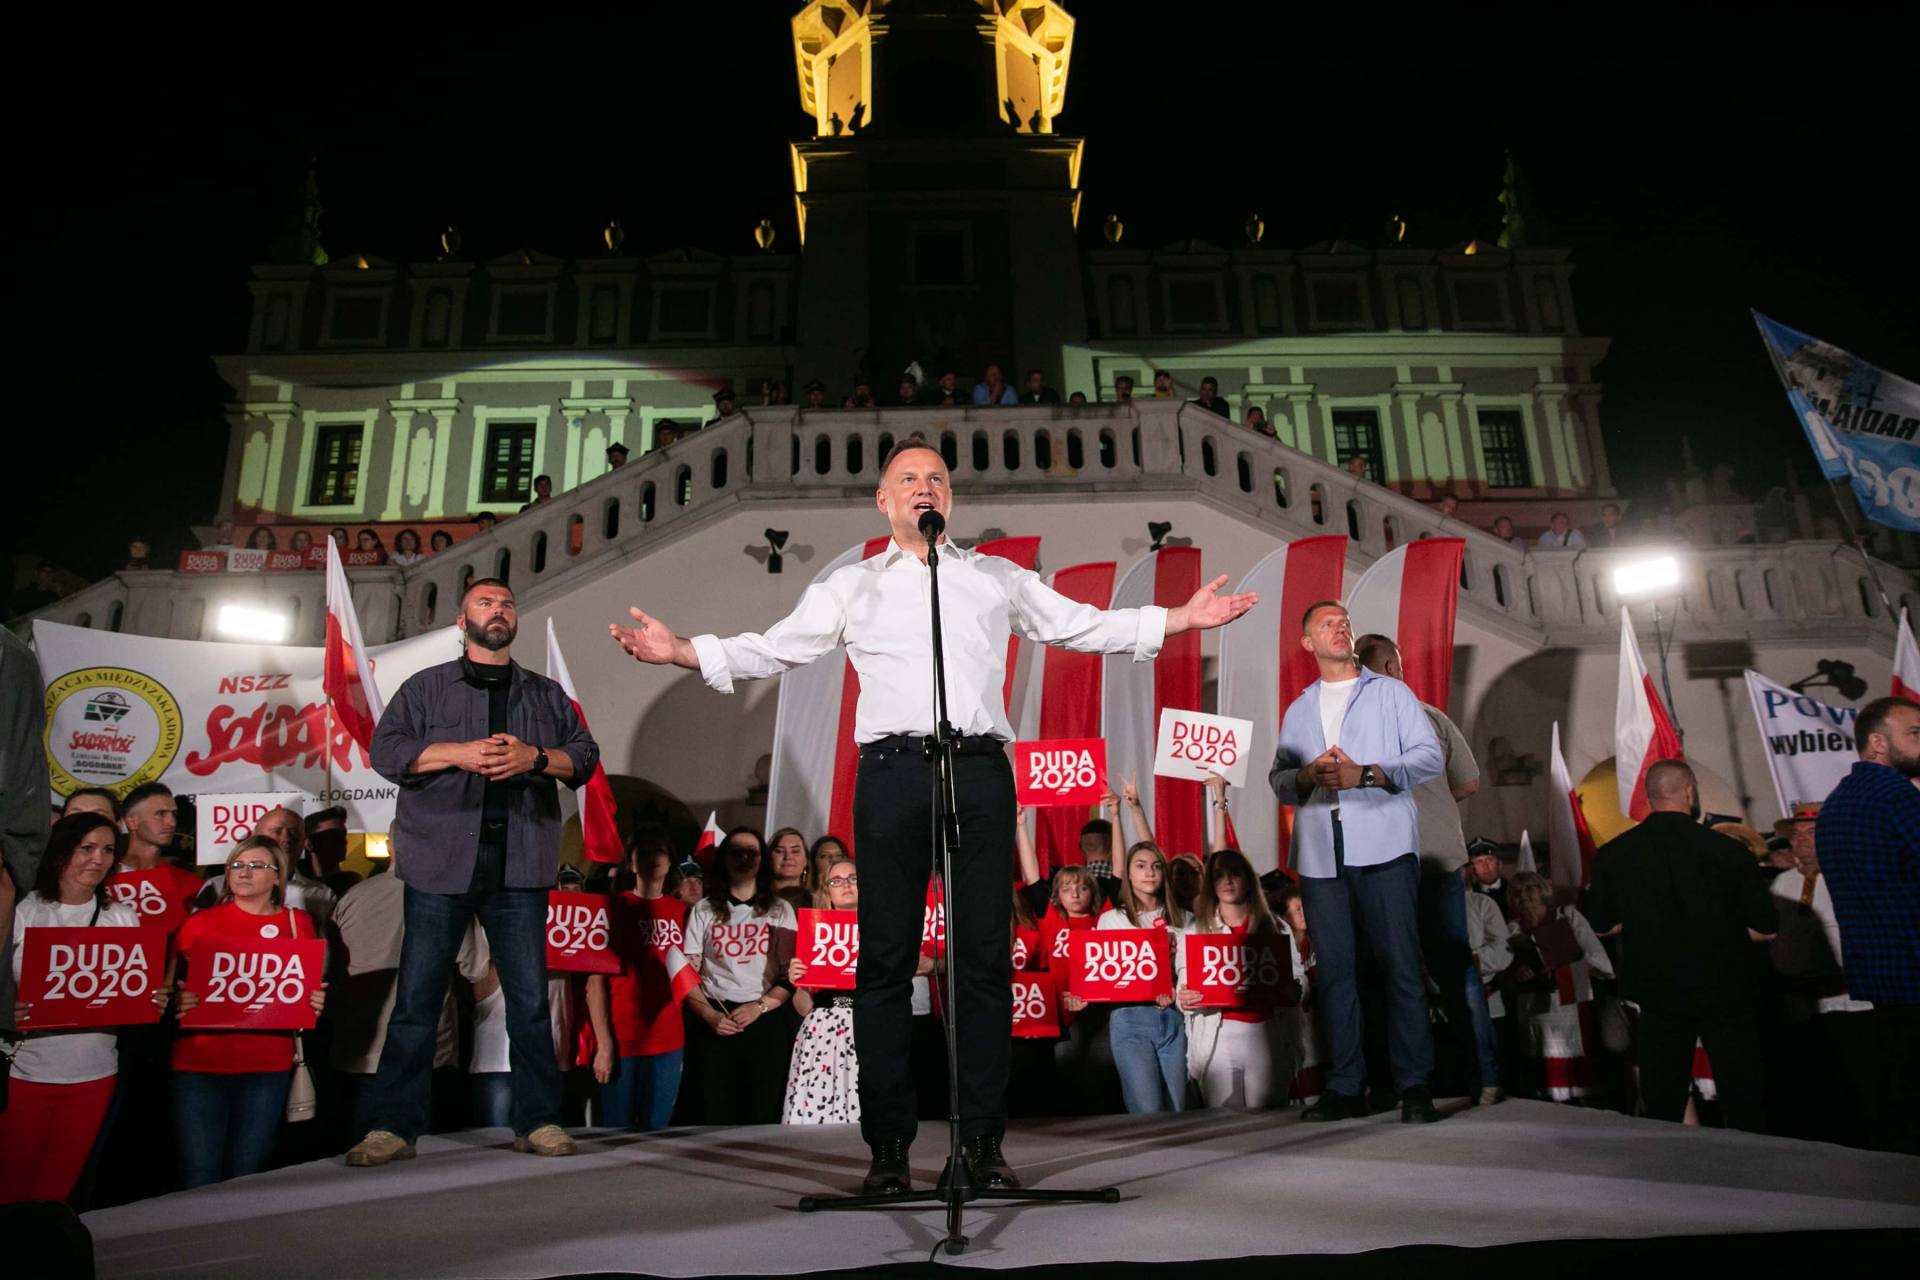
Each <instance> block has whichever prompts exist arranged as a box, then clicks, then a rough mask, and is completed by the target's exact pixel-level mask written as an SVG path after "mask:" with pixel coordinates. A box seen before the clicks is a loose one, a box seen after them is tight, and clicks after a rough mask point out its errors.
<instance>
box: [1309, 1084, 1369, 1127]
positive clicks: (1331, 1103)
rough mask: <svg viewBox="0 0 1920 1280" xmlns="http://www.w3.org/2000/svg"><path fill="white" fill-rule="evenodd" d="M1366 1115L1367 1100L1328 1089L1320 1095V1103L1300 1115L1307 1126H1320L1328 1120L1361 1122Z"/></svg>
mask: <svg viewBox="0 0 1920 1280" xmlns="http://www.w3.org/2000/svg"><path fill="white" fill-rule="evenodd" d="M1366 1114H1367V1100H1366V1099H1365V1098H1361V1097H1356V1096H1354V1095H1353V1094H1350V1093H1335V1092H1334V1091H1333V1090H1331V1089H1328V1090H1327V1091H1326V1092H1324V1093H1322V1094H1321V1095H1320V1100H1319V1101H1318V1102H1316V1103H1314V1104H1313V1105H1312V1106H1310V1107H1308V1108H1307V1109H1306V1110H1305V1111H1302V1112H1301V1113H1300V1119H1301V1120H1302V1121H1303V1122H1305V1123H1307V1124H1319V1123H1322V1122H1324V1121H1328V1120H1360V1119H1364V1118H1365V1117H1366Z"/></svg>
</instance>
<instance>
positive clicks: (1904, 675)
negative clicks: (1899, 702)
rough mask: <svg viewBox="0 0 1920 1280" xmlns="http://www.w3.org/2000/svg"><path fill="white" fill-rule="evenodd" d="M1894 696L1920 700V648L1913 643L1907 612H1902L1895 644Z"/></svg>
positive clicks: (1911, 627)
mask: <svg viewBox="0 0 1920 1280" xmlns="http://www.w3.org/2000/svg"><path fill="white" fill-rule="evenodd" d="M1893 695H1894V696H1895V697H1896V698H1913V699H1916V700H1920V646H1916V645H1915V644H1914V643H1913V626H1912V624H1911V622H1910V621H1909V620H1908V618H1907V611H1906V610H1905V609H1902V610H1901V611H1900V633H1899V635H1898V636H1896V637H1895V639H1894V642H1893Z"/></svg>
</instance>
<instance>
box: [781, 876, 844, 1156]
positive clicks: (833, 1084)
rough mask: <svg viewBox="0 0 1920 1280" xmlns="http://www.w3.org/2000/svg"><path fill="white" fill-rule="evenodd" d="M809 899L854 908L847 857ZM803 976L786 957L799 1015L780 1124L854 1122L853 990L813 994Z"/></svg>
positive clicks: (824, 906)
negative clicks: (785, 1099) (797, 1030)
mask: <svg viewBox="0 0 1920 1280" xmlns="http://www.w3.org/2000/svg"><path fill="white" fill-rule="evenodd" d="M814 902H815V903H816V904H817V906H818V909H820V910H823V911H824V910H831V911H853V910H856V909H858V907H859V906H860V877H859V874H858V873H857V872H855V870H854V868H853V859H851V858H841V859H840V860H839V861H837V862H835V863H834V864H833V865H832V866H830V867H828V868H827V871H826V875H825V876H824V877H823V879H822V880H821V887H820V888H819V889H818V890H817V891H816V892H815V894H814ZM806 979H807V966H806V964H805V963H804V962H803V961H800V960H793V961H790V962H789V963H788V967H787V980H788V981H789V982H790V983H792V985H793V1010H794V1012H795V1013H797V1014H799V1015H800V1030H799V1032H798V1033H797V1034H796V1035H795V1036H794V1038H793V1058H792V1061H791V1063H790V1065H789V1066H788V1069H787V1101H786V1106H785V1109H784V1110H783V1111H782V1113H781V1116H780V1123H782V1124H858V1123H860V1060H859V1058H858V1057H856V1056H855V1054H854V1048H853V1045H854V1040H853V992H851V991H821V992H820V993H819V994H817V995H816V994H815V993H814V992H813V991H811V990H809V989H808V987H807V982H806Z"/></svg>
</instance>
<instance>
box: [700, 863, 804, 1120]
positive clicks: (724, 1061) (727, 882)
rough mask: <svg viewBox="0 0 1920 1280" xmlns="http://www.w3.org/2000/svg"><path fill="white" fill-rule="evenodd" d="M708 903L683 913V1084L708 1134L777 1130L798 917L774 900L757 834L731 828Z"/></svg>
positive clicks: (711, 878) (789, 1040)
mask: <svg viewBox="0 0 1920 1280" xmlns="http://www.w3.org/2000/svg"><path fill="white" fill-rule="evenodd" d="M706 883H707V896H706V897H704V898H702V899H700V901H699V902H697V903H695V904H694V907H693V910H692V911H690V912H688V913H687V927H686V943H685V946H684V947H683V950H684V951H685V952H686V956H687V961H688V963H690V964H692V965H693V967H694V971H695V972H696V973H698V974H699V975H700V985H699V986H698V987H696V988H694V989H693V991H691V992H690V993H688V996H687V1002H686V1012H687V1058H688V1062H687V1074H688V1075H689V1076H690V1077H692V1078H693V1079H694V1080H696V1081H698V1086H697V1088H696V1089H695V1090H694V1093H693V1098H692V1100H693V1101H694V1102H696V1103H697V1104H698V1105H699V1107H700V1110H701V1112H702V1114H701V1115H700V1116H699V1120H700V1121H701V1122H703V1123H706V1124H778V1123H779V1122H780V1112H781V1109H782V1107H783V1105H784V1103H785V1101H786V1094H787V1067H788V1065H789V1062H790V1060H791V1058H792V1055H793V1036H794V1031H795V1029H796V1023H795V1019H794V1016H793V1009H792V1007H791V1005H790V1003H789V1000H790V997H791V996H792V994H793V993H792V991H791V989H790V988H789V987H788V986H787V985H786V983H785V981H784V979H785V977H786V972H785V970H786V962H787V961H788V960H790V959H791V958H792V956H793V939H794V933H795V931H796V930H797V929H798V928H799V917H798V916H796V915H795V914H794V910H793V907H792V906H791V905H789V904H788V903H787V902H786V901H785V900H784V899H782V898H781V897H780V896H779V895H778V894H776V893H775V892H774V890H773V866H772V863H771V862H770V861H769V860H768V858H767V856H766V846H765V844H764V843H763V842H762V841H761V839H760V833H759V832H757V831H755V830H753V829H752V828H751V827H736V828H734V829H733V830H732V831H731V832H729V833H728V834H727V838H726V840H725V841H724V842H723V843H722V844H721V846H720V848H719V849H718V850H716V851H715V855H714V862H713V866H712V867H711V868H709V869H708V871H707V877H706Z"/></svg>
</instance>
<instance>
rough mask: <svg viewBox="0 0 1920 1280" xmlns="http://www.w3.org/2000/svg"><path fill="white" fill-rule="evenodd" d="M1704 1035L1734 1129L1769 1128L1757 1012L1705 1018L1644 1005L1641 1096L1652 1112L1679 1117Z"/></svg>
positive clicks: (1658, 1116)
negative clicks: (1696, 1044)
mask: <svg viewBox="0 0 1920 1280" xmlns="http://www.w3.org/2000/svg"><path fill="white" fill-rule="evenodd" d="M1695 1040H1698V1041H1699V1042H1700V1043H1701V1044H1702V1045H1703V1046H1705V1048H1706V1051H1707V1059H1708V1061H1710V1062H1711V1063H1712V1064H1713V1084H1714V1090H1715V1092H1716V1093H1717V1094H1718V1095H1719V1099H1720V1113H1721V1114H1722V1115H1724V1116H1725V1117H1726V1120H1727V1127H1728V1128H1729V1129H1745V1130H1746V1131H1747V1132H1749V1133H1765V1132H1766V1131H1767V1095H1766V1086H1765V1083H1764V1079H1763V1076H1762V1070H1761V1065H1760V1063H1761V1055H1760V1030H1759V1027H1758V1025H1757V1023H1756V1022H1755V1019H1754V1017H1753V1015H1751V1014H1748V1015H1745V1016H1744V1017H1718V1018H1704V1017H1696V1016H1693V1015H1690V1014H1682V1013H1670V1012H1667V1011H1666V1010H1662V1009H1653V1008H1647V1007H1642V1008H1641V1010H1640V1097H1641V1099H1642V1101H1644V1102H1645V1103H1646V1108H1647V1115H1648V1116H1649V1117H1651V1118H1652V1119H1655V1120H1672V1121H1675V1122H1678V1121H1679V1120H1680V1118H1681V1117H1682V1116H1684V1115H1685V1114H1686V1110H1687V1093H1688V1091H1689V1090H1690V1089H1691V1088H1692V1084H1693V1044H1694V1041H1695Z"/></svg>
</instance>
